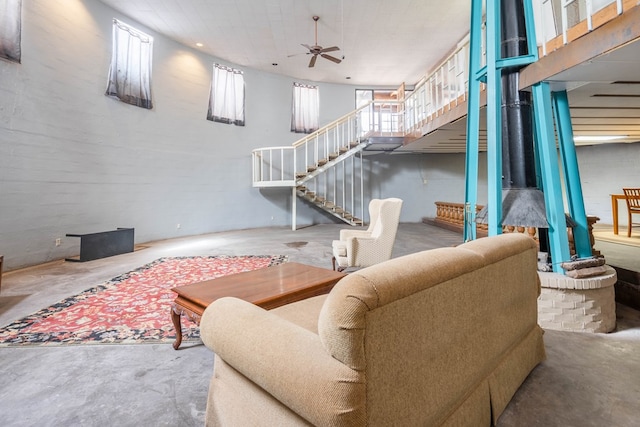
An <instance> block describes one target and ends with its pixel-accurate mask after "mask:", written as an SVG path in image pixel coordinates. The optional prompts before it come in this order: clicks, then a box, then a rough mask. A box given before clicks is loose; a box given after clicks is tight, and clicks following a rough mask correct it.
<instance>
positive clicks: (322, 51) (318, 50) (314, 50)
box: [302, 16, 342, 68]
mask: <svg viewBox="0 0 640 427" xmlns="http://www.w3.org/2000/svg"><path fill="white" fill-rule="evenodd" d="M318 19H320V17H319V16H314V17H313V20H314V21H315V23H316V39H315V44H314V45H313V46H309V45H307V44H302V46H304V47H306V48H307V49H309V52H308V54H310V55H313V56H312V57H311V61H309V68H311V67H313V66H314V65H316V59H318V55H320V56H321V57H323V58H325V59H328V60H329V61H333V62H335V63H336V64H339V63H340V62H342V60H340V59H338V58H335V57H333V56H331V55H327V54H326V52H334V51H336V50H340V48H339V47H338V46H331V47H325V48H323V47H322V46H319V45H318Z"/></svg>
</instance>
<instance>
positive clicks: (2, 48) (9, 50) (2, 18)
mask: <svg viewBox="0 0 640 427" xmlns="http://www.w3.org/2000/svg"><path fill="white" fill-rule="evenodd" d="M21 11H22V0H0V58H4V59H8V60H9V61H13V62H20V59H21V57H22V52H21V49H20V37H21V31H22V13H21Z"/></svg>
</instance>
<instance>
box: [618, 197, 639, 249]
mask: <svg viewBox="0 0 640 427" xmlns="http://www.w3.org/2000/svg"><path fill="white" fill-rule="evenodd" d="M622 191H624V195H625V197H626V199H627V214H628V219H627V224H628V225H627V237H631V227H632V226H633V225H640V223H638V222H636V223H633V222H632V221H631V216H632V215H640V188H623V189H622Z"/></svg>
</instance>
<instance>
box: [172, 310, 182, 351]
mask: <svg viewBox="0 0 640 427" xmlns="http://www.w3.org/2000/svg"><path fill="white" fill-rule="evenodd" d="M180 311H181V310H179V309H178V307H176V306H175V305H174V306H172V307H171V320H172V321H173V327H174V328H175V330H176V340H175V342H174V343H173V348H174V350H177V349H178V347H180V344H181V343H182V323H181V322H180Z"/></svg>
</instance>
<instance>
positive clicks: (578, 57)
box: [520, 6, 640, 90]
mask: <svg viewBox="0 0 640 427" xmlns="http://www.w3.org/2000/svg"><path fill="white" fill-rule="evenodd" d="M639 39H640V6H635V7H633V8H631V9H629V10H628V11H626V12H625V13H623V14H622V15H619V16H618V17H617V18H614V19H613V20H611V21H609V22H608V23H606V24H604V25H602V26H601V27H600V28H598V29H596V30H594V31H591V32H590V33H587V34H585V35H584V36H582V37H580V38H578V39H576V40H574V41H572V42H571V43H569V44H567V45H564V46H562V47H560V48H558V49H557V50H555V51H553V52H551V53H549V54H548V55H547V56H544V57H542V58H540V59H539V60H538V61H537V62H534V63H533V64H531V65H529V66H527V67H525V68H524V69H523V70H522V71H521V72H520V89H521V90H522V89H526V88H528V87H530V86H532V85H534V84H536V83H538V82H541V81H544V80H549V79H550V78H551V77H553V76H555V75H556V74H558V73H561V72H562V71H566V70H568V69H570V68H573V67H575V66H578V65H580V64H582V63H584V62H587V61H591V60H593V59H594V58H597V57H598V56H601V55H604V54H606V53H608V52H611V51H612V50H614V49H617V48H619V47H622V46H624V45H626V44H628V43H633V42H636V41H638V40H639Z"/></svg>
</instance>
